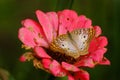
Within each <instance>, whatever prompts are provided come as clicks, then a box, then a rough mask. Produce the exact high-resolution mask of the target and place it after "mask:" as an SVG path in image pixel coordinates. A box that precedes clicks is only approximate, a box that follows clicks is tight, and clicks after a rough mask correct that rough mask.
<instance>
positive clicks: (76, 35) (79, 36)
mask: <svg viewBox="0 0 120 80" xmlns="http://www.w3.org/2000/svg"><path fill="white" fill-rule="evenodd" d="M94 35H95V30H94V29H93V28H83V29H78V30H74V31H72V32H71V33H70V38H71V39H72V40H73V42H74V43H75V46H76V48H77V49H78V51H79V55H85V54H87V53H88V48H89V44H90V41H91V39H92V38H93V37H94Z"/></svg>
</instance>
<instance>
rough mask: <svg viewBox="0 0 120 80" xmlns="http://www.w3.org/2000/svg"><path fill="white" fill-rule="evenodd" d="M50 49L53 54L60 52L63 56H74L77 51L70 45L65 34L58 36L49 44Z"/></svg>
mask: <svg viewBox="0 0 120 80" xmlns="http://www.w3.org/2000/svg"><path fill="white" fill-rule="evenodd" d="M50 48H51V49H52V50H53V51H55V52H60V53H64V54H70V53H71V54H75V53H77V52H78V51H77V49H76V48H75V46H74V45H73V44H72V43H71V40H70V38H69V37H68V35H67V34H64V35H60V36H58V37H57V38H56V39H55V40H54V41H53V42H52V44H51V46H50Z"/></svg>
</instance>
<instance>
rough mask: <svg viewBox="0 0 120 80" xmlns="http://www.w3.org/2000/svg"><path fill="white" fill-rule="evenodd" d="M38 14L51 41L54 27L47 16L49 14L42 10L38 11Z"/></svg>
mask: <svg viewBox="0 0 120 80" xmlns="http://www.w3.org/2000/svg"><path fill="white" fill-rule="evenodd" d="M36 15H37V18H38V20H39V22H40V24H41V26H42V28H43V30H44V33H45V35H46V38H47V40H48V42H49V43H51V42H52V39H53V27H52V24H51V23H50V21H49V18H48V17H47V15H46V14H45V13H44V12H42V11H40V10H37V11H36Z"/></svg>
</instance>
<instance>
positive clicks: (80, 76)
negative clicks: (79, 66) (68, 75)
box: [74, 70, 89, 80]
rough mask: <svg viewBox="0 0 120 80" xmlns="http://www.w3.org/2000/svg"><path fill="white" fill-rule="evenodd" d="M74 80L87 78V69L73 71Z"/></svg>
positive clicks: (87, 79)
mask: <svg viewBox="0 0 120 80" xmlns="http://www.w3.org/2000/svg"><path fill="white" fill-rule="evenodd" d="M74 77H75V80H89V73H88V72H87V71H83V70H81V71H79V72H75V73H74Z"/></svg>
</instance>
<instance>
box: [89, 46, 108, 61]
mask: <svg viewBox="0 0 120 80" xmlns="http://www.w3.org/2000/svg"><path fill="white" fill-rule="evenodd" d="M106 51H107V49H106V48H101V49H98V50H96V51H94V52H93V53H91V55H90V57H91V58H92V59H93V60H94V61H95V62H99V61H101V60H102V58H103V56H104V53H105V52H106Z"/></svg>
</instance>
